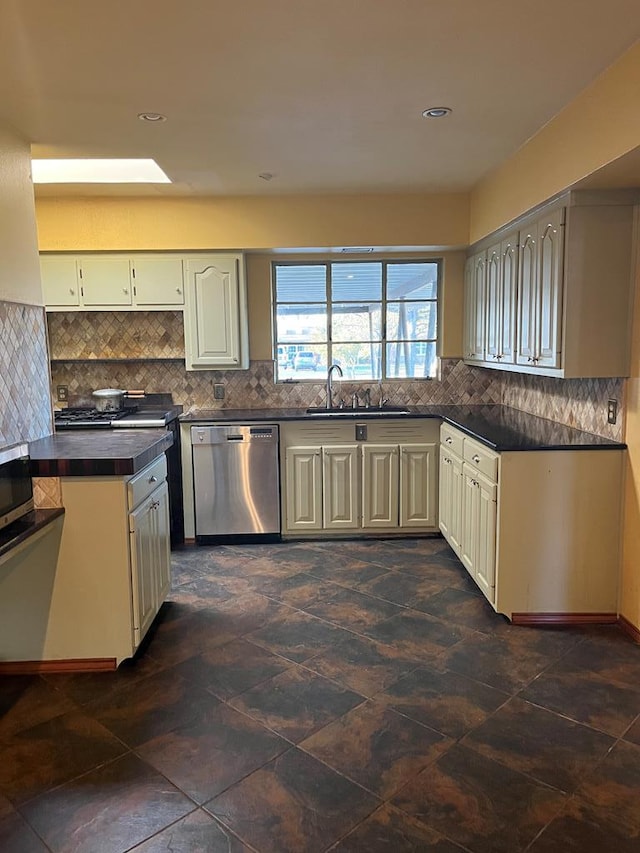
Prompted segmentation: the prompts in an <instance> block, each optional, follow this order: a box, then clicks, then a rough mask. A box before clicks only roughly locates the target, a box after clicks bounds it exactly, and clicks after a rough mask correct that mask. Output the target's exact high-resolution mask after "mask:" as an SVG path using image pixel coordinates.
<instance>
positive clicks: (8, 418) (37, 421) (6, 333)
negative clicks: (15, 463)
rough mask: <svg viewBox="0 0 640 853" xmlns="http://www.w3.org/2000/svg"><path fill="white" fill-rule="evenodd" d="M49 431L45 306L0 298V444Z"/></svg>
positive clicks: (38, 435)
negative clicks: (1, 299) (4, 300)
mask: <svg viewBox="0 0 640 853" xmlns="http://www.w3.org/2000/svg"><path fill="white" fill-rule="evenodd" d="M50 432H51V403H50V396H49V360H48V356H47V338H46V324H45V318H44V308H41V307H39V306H37V305H22V304H20V303H17V302H1V301H0V447H6V446H7V445H10V444H16V443H17V442H19V441H33V440H35V439H37V438H42V437H43V436H45V435H49V433H50Z"/></svg>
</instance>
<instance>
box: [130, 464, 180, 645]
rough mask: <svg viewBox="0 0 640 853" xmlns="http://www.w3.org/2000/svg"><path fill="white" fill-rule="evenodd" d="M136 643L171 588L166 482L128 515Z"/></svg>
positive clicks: (167, 488)
mask: <svg viewBox="0 0 640 853" xmlns="http://www.w3.org/2000/svg"><path fill="white" fill-rule="evenodd" d="M129 540H130V545H131V587H132V597H133V640H134V645H135V646H136V647H137V646H138V645H139V644H140V640H141V639H142V638H143V637H144V635H145V634H146V632H147V630H148V629H149V626H150V625H151V623H152V622H153V620H154V618H155V615H156V613H157V612H158V610H159V609H160V605H161V604H162V602H163V601H164V600H165V598H166V597H167V594H168V592H169V587H170V586H171V553H170V545H169V487H168V485H167V482H166V480H165V481H163V482H162V483H161V484H160V485H159V486H158V488H157V489H154V491H152V492H151V494H150V495H149V496H148V497H147V498H145V499H144V500H143V501H142V503H140V504H139V505H138V506H137V507H136V508H135V509H134V510H133V511H132V512H130V513H129Z"/></svg>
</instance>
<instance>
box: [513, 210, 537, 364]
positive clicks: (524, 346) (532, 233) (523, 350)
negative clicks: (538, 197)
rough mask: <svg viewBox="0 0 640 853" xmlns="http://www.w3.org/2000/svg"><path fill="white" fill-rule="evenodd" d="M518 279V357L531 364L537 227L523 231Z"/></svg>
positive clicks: (533, 343)
mask: <svg viewBox="0 0 640 853" xmlns="http://www.w3.org/2000/svg"><path fill="white" fill-rule="evenodd" d="M518 279H519V282H520V293H519V296H518V351H517V357H516V361H517V363H518V364H526V365H527V366H529V367H531V366H533V364H534V358H535V356H536V325H537V315H538V228H537V225H536V224H534V225H533V227H531V228H529V229H527V230H526V231H523V232H521V234H520V259H519V273H518Z"/></svg>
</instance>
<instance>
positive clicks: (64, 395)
mask: <svg viewBox="0 0 640 853" xmlns="http://www.w3.org/2000/svg"><path fill="white" fill-rule="evenodd" d="M56 391H57V392H58V402H59V403H66V402H67V401H68V400H69V386H68V385H58V387H57V388H56Z"/></svg>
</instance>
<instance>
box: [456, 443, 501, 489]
mask: <svg viewBox="0 0 640 853" xmlns="http://www.w3.org/2000/svg"><path fill="white" fill-rule="evenodd" d="M463 458H464V461H465V462H468V463H470V464H471V465H473V466H474V467H475V468H477V469H478V471H481V472H482V473H483V474H484V475H485V476H487V477H489V479H490V480H492V481H493V482H494V483H497V481H498V456H497V455H496V454H495V453H494V452H493V451H491V450H487V448H486V447H483V446H482V445H481V444H478V442H477V441H474V440H473V439H472V438H465V439H464V452H463Z"/></svg>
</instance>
